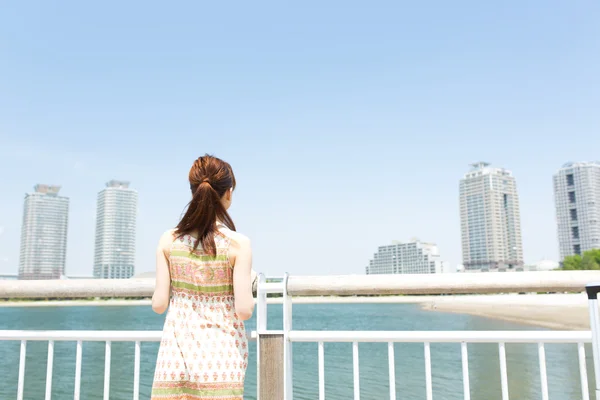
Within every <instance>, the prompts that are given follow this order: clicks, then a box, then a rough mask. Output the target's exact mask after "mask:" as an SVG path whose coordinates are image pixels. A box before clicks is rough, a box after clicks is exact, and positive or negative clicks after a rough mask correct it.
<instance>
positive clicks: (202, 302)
mask: <svg viewBox="0 0 600 400" xmlns="http://www.w3.org/2000/svg"><path fill="white" fill-rule="evenodd" d="M189 181H190V188H191V190H192V194H193V197H192V201H191V202H190V203H189V205H188V208H187V210H186V213H185V215H184V216H183V218H182V219H181V221H180V222H179V224H178V225H177V228H175V229H174V230H170V231H168V232H166V233H165V234H163V236H162V237H161V239H160V243H159V245H158V249H157V254H156V289H155V291H154V295H153V296H152V309H153V310H154V311H155V312H157V313H159V314H162V313H164V312H165V311H166V309H167V306H169V304H170V307H169V312H168V313H167V317H166V319H165V326H164V331H163V337H162V340H161V343H160V349H159V352H158V359H157V362H156V371H155V374H154V384H153V385H152V399H179V400H183V399H195V400H198V399H200V400H202V399H211V400H213V399H222V400H242V399H243V395H244V376H245V374H246V367H247V363H248V343H247V339H246V332H245V329H244V323H243V322H242V321H245V320H247V319H249V318H250V317H251V316H252V311H253V309H254V300H253V298H252V283H251V271H252V252H251V248H250V241H249V239H248V238H247V237H245V236H244V235H241V234H239V233H237V232H235V226H234V224H233V221H232V219H231V217H230V216H229V214H228V213H227V209H228V208H229V206H230V205H231V197H232V194H233V190H234V189H235V177H234V175H233V170H232V169H231V166H230V165H229V164H228V163H226V162H224V161H222V160H220V159H218V158H216V157H212V156H209V155H205V156H204V157H200V158H198V159H197V160H196V161H195V162H194V165H193V166H192V169H191V170H190V173H189ZM169 299H170V300H169Z"/></svg>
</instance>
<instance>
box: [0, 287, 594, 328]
mask: <svg viewBox="0 0 600 400" xmlns="http://www.w3.org/2000/svg"><path fill="white" fill-rule="evenodd" d="M293 301H294V304H417V305H419V306H420V308H421V309H422V310H424V311H428V312H443V313H451V314H463V315H473V316H477V317H482V318H490V319H495V320H501V321H506V322H513V323H518V324H524V325H531V326H537V327H542V328H549V329H558V330H588V329H589V313H588V302H587V296H586V295H585V293H577V294H525V295H517V294H501V295H499V294H495V295H463V296H383V297H295V298H294V299H293ZM282 303H283V298H270V299H269V300H268V304H282ZM151 304H152V302H151V300H150V299H143V300H139V299H138V300H126V299H110V300H47V301H46V300H42V301H0V308H4V307H6V308H17V307H82V306H83V307H85V306H108V307H119V306H120V307H122V306H147V307H150V306H151Z"/></svg>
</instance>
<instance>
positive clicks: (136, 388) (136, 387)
mask: <svg viewBox="0 0 600 400" xmlns="http://www.w3.org/2000/svg"><path fill="white" fill-rule="evenodd" d="M140 354H141V343H140V342H139V341H136V342H135V363H134V366H133V400H139V399H140Z"/></svg>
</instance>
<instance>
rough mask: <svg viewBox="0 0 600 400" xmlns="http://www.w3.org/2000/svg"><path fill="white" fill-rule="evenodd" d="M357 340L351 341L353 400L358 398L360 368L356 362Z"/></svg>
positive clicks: (358, 399)
mask: <svg viewBox="0 0 600 400" xmlns="http://www.w3.org/2000/svg"><path fill="white" fill-rule="evenodd" d="M358 361H359V360H358V342H352V364H353V377H354V400H360V369H359V364H358Z"/></svg>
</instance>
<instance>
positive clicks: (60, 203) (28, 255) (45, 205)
mask: <svg viewBox="0 0 600 400" xmlns="http://www.w3.org/2000/svg"><path fill="white" fill-rule="evenodd" d="M34 189H35V192H34V193H29V194H26V195H25V202H24V210H23V226H22V228H21V254H20V260H19V279H60V277H61V276H62V275H64V273H65V261H66V257H67V225H68V223H69V199H68V198H67V197H62V196H59V195H58V192H59V191H60V186H53V185H42V184H39V185H36V186H35V188H34Z"/></svg>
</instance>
